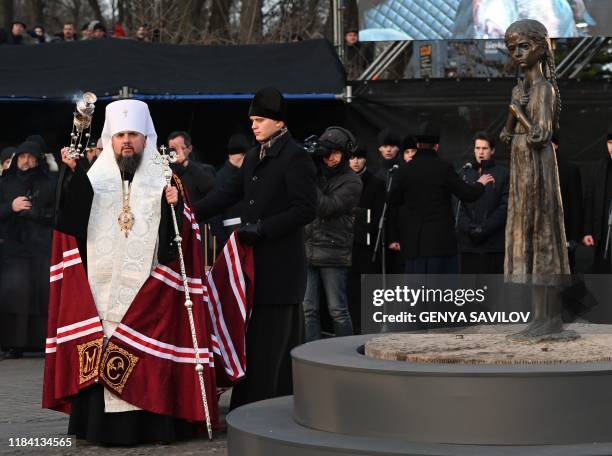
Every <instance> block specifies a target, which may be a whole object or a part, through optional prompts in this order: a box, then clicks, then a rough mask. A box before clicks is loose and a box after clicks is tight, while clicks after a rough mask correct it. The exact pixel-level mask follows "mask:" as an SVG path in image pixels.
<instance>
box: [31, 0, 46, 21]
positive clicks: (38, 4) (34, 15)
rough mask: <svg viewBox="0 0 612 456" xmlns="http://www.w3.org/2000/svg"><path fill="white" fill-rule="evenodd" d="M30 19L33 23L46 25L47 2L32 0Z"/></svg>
mask: <svg viewBox="0 0 612 456" xmlns="http://www.w3.org/2000/svg"><path fill="white" fill-rule="evenodd" d="M29 3H30V5H29V6H30V20H31V21H32V23H33V24H36V25H44V24H45V13H44V11H43V10H44V8H45V2H44V1H43V0H30V1H29Z"/></svg>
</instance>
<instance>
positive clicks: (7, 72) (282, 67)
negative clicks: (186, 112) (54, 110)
mask: <svg viewBox="0 0 612 456" xmlns="http://www.w3.org/2000/svg"><path fill="white" fill-rule="evenodd" d="M270 85H273V86H276V87H277V88H278V89H279V90H281V91H282V92H284V93H286V94H293V95H294V97H295V98H311V99H316V98H325V97H327V98H328V99H329V98H332V97H333V96H334V94H338V93H341V92H342V89H343V87H344V69H343V68H342V65H341V64H340V61H339V60H338V58H337V56H336V54H335V52H334V49H333V48H332V46H331V45H330V44H329V42H328V41H326V40H309V41H302V42H296V43H284V44H259V45H245V46H197V45H174V44H154V43H141V42H138V41H133V40H123V39H102V40H91V41H79V42H76V43H64V42H59V43H51V44H45V45H38V46H0V98H4V99H7V98H9V99H13V100H14V99H15V98H17V99H27V98H34V99H40V98H45V99H66V98H72V97H73V96H74V95H76V94H77V93H78V92H79V91H80V90H83V91H84V90H88V91H92V92H95V93H96V94H97V95H98V96H101V97H104V96H114V95H117V93H118V92H119V90H120V89H121V88H122V87H124V86H127V87H129V88H131V89H134V90H135V92H137V93H138V94H139V96H141V97H142V96H143V95H144V97H143V98H146V97H147V96H149V97H150V98H172V97H177V98H179V99H206V97H210V96H211V95H212V96H213V97H214V96H222V97H221V98H228V97H230V98H231V97H233V96H234V95H238V96H235V97H234V98H240V95H242V96H243V97H244V96H248V94H252V93H253V92H255V91H256V90H257V89H259V88H261V87H265V86H270Z"/></svg>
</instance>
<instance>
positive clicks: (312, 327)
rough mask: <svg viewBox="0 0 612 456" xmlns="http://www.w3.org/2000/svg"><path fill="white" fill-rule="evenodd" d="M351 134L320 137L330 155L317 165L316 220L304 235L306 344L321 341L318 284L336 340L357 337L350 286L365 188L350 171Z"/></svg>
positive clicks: (334, 131) (333, 130)
mask: <svg viewBox="0 0 612 456" xmlns="http://www.w3.org/2000/svg"><path fill="white" fill-rule="evenodd" d="M355 142H356V141H355V138H354V137H353V135H352V133H350V132H349V131H348V130H346V129H344V128H341V127H329V128H328V129H327V130H325V132H324V133H323V134H322V135H321V136H320V137H319V144H320V145H321V146H322V148H323V150H324V151H325V153H324V155H323V156H322V157H321V158H320V161H319V162H318V163H317V166H318V168H319V174H318V196H319V198H318V204H317V217H316V218H315V219H314V220H313V221H312V223H310V224H309V225H308V226H307V227H306V230H305V233H306V259H307V261H308V278H307V282H306V294H305V296H304V303H303V306H304V323H305V328H306V337H305V339H306V342H310V341H313V340H317V339H320V338H321V321H320V316H319V306H320V302H319V301H320V293H319V284H321V285H322V287H323V291H324V292H325V296H326V298H327V306H328V309H329V314H330V316H331V318H332V322H333V325H334V333H335V334H336V336H349V335H352V334H353V325H352V322H351V316H350V314H349V311H348V304H347V296H346V285H347V278H348V269H349V267H350V266H351V260H352V250H353V235H354V233H353V223H354V215H353V211H354V209H355V207H356V206H357V203H358V202H359V197H360V195H361V188H362V186H363V185H362V183H361V179H360V178H359V176H357V175H356V174H355V173H354V172H353V170H352V169H351V168H350V167H349V157H350V155H351V154H352V153H353V151H354V149H355Z"/></svg>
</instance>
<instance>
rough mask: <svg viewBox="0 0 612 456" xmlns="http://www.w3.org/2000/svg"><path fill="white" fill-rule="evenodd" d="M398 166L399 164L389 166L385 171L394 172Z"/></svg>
mask: <svg viewBox="0 0 612 456" xmlns="http://www.w3.org/2000/svg"><path fill="white" fill-rule="evenodd" d="M398 168H399V165H393V166H392V167H391V168H389V171H387V172H388V173H392V172H394V171H395V170H396V169H398Z"/></svg>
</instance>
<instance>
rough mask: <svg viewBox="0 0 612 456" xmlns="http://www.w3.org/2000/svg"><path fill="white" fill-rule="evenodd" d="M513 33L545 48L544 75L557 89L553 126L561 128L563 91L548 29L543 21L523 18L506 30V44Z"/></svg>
mask: <svg viewBox="0 0 612 456" xmlns="http://www.w3.org/2000/svg"><path fill="white" fill-rule="evenodd" d="M513 34H520V35H525V36H526V37H528V38H529V39H531V40H532V41H533V42H534V43H535V44H537V45H538V46H540V47H542V49H544V55H543V57H542V64H543V67H544V68H542V70H543V72H544V77H545V78H546V79H547V80H548V81H549V82H550V83H551V84H552V86H553V88H554V89H555V98H556V103H555V114H554V119H553V128H554V129H555V130H558V129H559V116H560V115H561V93H560V92H559V86H558V84H557V68H556V65H555V56H554V53H553V50H552V45H551V42H550V38H549V36H548V30H546V27H545V26H544V25H543V24H542V23H541V22H538V21H536V20H533V19H523V20H520V21H516V22H514V23H512V24H511V25H510V27H508V30H506V36H505V40H506V45H507V44H508V40H509V39H510V36H511V35H513Z"/></svg>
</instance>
